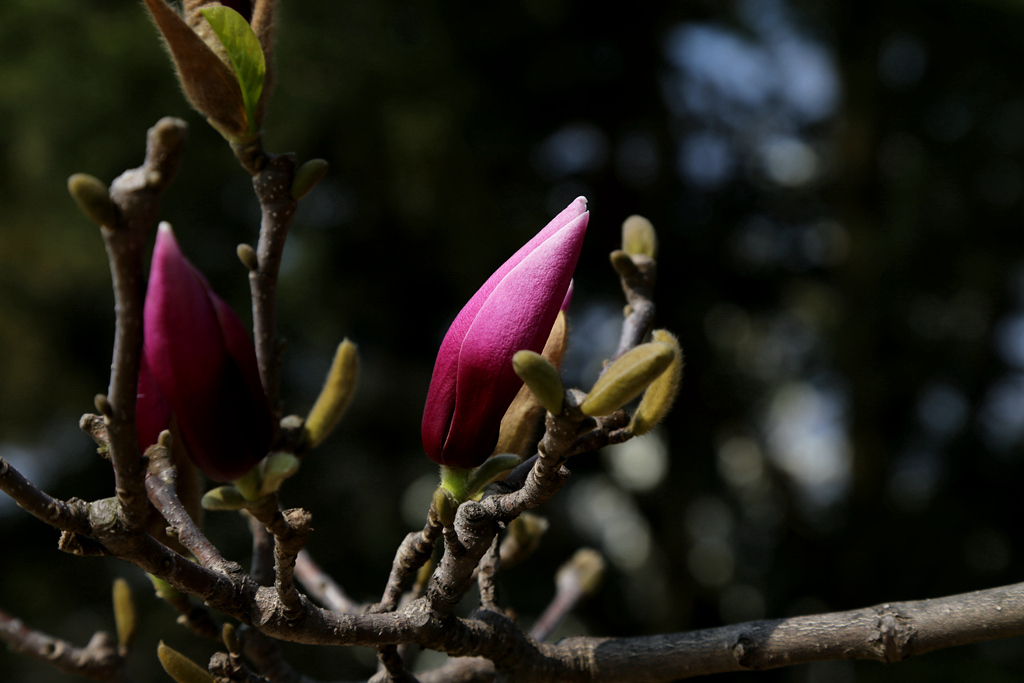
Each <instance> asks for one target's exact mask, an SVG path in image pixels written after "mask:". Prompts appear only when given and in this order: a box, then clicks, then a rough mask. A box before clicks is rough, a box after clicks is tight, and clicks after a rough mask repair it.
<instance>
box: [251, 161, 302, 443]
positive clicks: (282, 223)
mask: <svg viewBox="0 0 1024 683" xmlns="http://www.w3.org/2000/svg"><path fill="white" fill-rule="evenodd" d="M294 171H295V157H294V155H291V154H282V155H280V156H268V157H267V162H266V164H265V165H264V166H263V167H262V169H261V170H260V171H259V173H257V174H256V175H254V176H253V179H252V182H253V188H254V189H255V190H256V197H257V198H258V199H259V202H260V210H261V213H262V219H261V221H260V236H259V242H258V244H257V246H256V256H257V259H258V263H259V267H258V268H257V269H256V270H253V271H250V273H249V288H250V290H251V292H252V317H253V332H254V336H255V342H256V359H257V362H258V364H259V369H260V379H261V380H262V382H263V390H264V391H265V392H266V394H267V400H268V401H269V402H270V407H271V409H272V410H274V412H275V415H278V417H280V415H279V412H280V410H279V406H278V399H279V389H280V381H281V358H280V354H279V348H278V341H277V323H276V317H275V316H276V297H277V274H278V271H279V270H280V268H281V254H282V252H283V251H284V244H285V238H287V236H288V228H289V227H290V226H291V222H292V218H293V217H294V216H295V208H296V201H295V199H294V198H293V197H292V195H291V188H292V180H293V177H294ZM275 424H276V420H275ZM275 429H276V427H275Z"/></svg>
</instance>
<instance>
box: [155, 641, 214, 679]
mask: <svg viewBox="0 0 1024 683" xmlns="http://www.w3.org/2000/svg"><path fill="white" fill-rule="evenodd" d="M156 656H157V657H159V658H160V664H161V665H162V666H163V667H164V671H166V672H167V675H168V676H170V677H171V678H173V679H174V680H175V681H177V683H214V678H213V675H212V674H210V672H209V671H207V670H206V669H204V668H203V667H201V666H199V665H198V664H196V663H195V662H193V661H192V660H191V659H189V658H188V657H186V656H185V655H183V654H181V653H180V652H178V651H177V650H175V649H173V648H170V647H168V646H167V645H164V641H162V640H161V641H160V644H159V645H158V646H157V648H156Z"/></svg>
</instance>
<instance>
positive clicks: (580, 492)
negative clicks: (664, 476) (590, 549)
mask: <svg viewBox="0 0 1024 683" xmlns="http://www.w3.org/2000/svg"><path fill="white" fill-rule="evenodd" d="M567 504H568V509H569V515H570V518H571V519H572V522H573V525H574V526H575V527H576V528H577V529H580V530H581V531H583V532H584V533H586V534H587V535H588V536H590V537H591V538H593V539H595V540H596V541H597V542H598V543H599V544H600V546H601V551H602V552H603V553H604V554H605V555H606V556H607V557H608V559H609V560H610V561H611V562H612V563H613V564H614V565H615V566H616V567H618V568H619V569H621V570H622V571H624V572H630V571H636V570H637V569H639V568H640V567H642V566H643V565H644V564H645V563H646V562H647V561H648V559H649V558H650V555H651V543H652V541H651V531H650V528H649V527H648V525H647V520H646V519H644V517H643V515H641V514H640V510H639V509H638V508H637V506H636V503H635V502H634V500H633V497H632V496H630V495H629V494H627V493H626V492H624V491H623V490H622V489H620V488H618V487H617V486H615V485H614V484H613V483H612V482H610V481H609V480H608V479H607V478H605V477H603V476H593V477H588V478H586V479H583V480H582V481H580V482H578V483H577V484H576V485H575V486H573V487H572V488H571V489H570V490H569V495H568V501H567Z"/></svg>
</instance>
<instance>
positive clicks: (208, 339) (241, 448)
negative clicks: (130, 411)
mask: <svg viewBox="0 0 1024 683" xmlns="http://www.w3.org/2000/svg"><path fill="white" fill-rule="evenodd" d="M229 313H230V310H229V309H228V307H227V305H226V304H224V302H223V301H221V300H220V299H219V298H217V297H216V295H215V294H214V293H213V291H212V290H211V289H210V285H209V283H207V281H206V278H204V277H203V276H202V275H201V274H200V273H199V271H197V270H196V269H195V268H194V267H193V266H192V264H191V263H189V262H188V260H186V259H185V257H184V255H183V254H182V253H181V250H180V248H179V247H178V244H177V241H176V240H175V239H174V234H173V233H172V232H171V229H170V226H168V225H167V224H166V223H165V224H161V226H160V230H159V231H158V233H157V239H156V246H155V247H154V249H153V266H152V270H151V272H150V277H149V289H148V290H147V293H146V304H145V311H144V326H145V332H144V334H145V354H146V360H147V362H148V365H149V369H150V372H151V374H152V376H153V380H154V382H155V383H156V385H157V387H158V388H159V389H160V392H161V393H162V394H163V395H164V397H165V398H166V400H167V403H168V405H169V406H170V408H171V412H172V413H173V414H174V416H175V418H176V419H177V422H178V427H179V430H180V432H181V436H182V439H183V440H184V441H185V445H186V449H187V450H188V452H189V455H190V456H191V457H192V459H193V462H195V464H196V466H197V467H199V469H201V470H202V471H203V472H205V473H206V474H207V476H209V477H211V478H213V479H217V480H220V481H229V480H231V479H235V478H237V477H239V476H241V475H242V474H244V473H245V472H247V471H248V470H249V469H250V468H251V467H252V466H253V465H254V464H255V463H256V462H258V461H259V460H260V458H262V457H263V456H265V455H266V453H267V449H268V448H269V445H270V444H269V440H270V418H269V415H270V413H269V408H267V406H266V398H265V396H264V394H263V390H262V387H260V386H259V376H258V372H257V370H256V359H255V352H254V351H252V350H251V347H252V342H251V341H249V340H248V336H247V335H246V333H245V330H244V328H243V327H242V324H241V321H239V320H238V318H237V316H235V315H234V313H230V315H229ZM246 346H248V347H249V349H248V350H247V349H246ZM254 377H255V382H254V381H253V378H254Z"/></svg>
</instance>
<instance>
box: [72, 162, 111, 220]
mask: <svg viewBox="0 0 1024 683" xmlns="http://www.w3.org/2000/svg"><path fill="white" fill-rule="evenodd" d="M68 192H70V193H71V197H72V199H74V200H75V203H76V204H78V208H79V209H81V210H82V213H84V214H85V217H86V218H88V219H89V220H91V221H92V222H93V223H95V224H96V225H98V226H100V227H101V228H113V227H114V226H115V225H117V217H118V215H119V214H120V210H119V209H118V208H117V204H115V203H114V201H113V200H112V199H111V198H110V190H108V189H107V186H106V185H104V184H103V182H102V181H101V180H100V179H99V178H96V177H94V176H91V175H88V174H86V173H76V174H74V175H73V176H71V177H70V178H68Z"/></svg>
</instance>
